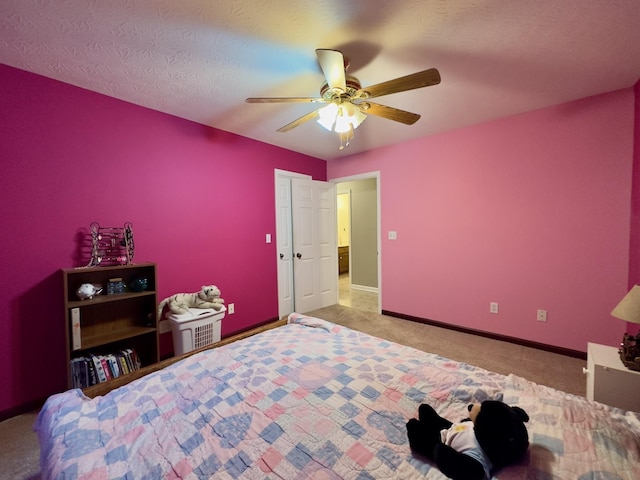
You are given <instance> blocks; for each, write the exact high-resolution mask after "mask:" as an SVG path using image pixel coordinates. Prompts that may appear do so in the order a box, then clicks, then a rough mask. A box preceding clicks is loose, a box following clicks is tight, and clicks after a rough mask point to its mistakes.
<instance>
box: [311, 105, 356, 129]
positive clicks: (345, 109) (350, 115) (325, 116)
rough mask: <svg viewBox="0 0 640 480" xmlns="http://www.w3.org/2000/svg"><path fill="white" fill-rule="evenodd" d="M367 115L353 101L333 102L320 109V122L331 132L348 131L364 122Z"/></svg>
mask: <svg viewBox="0 0 640 480" xmlns="http://www.w3.org/2000/svg"><path fill="white" fill-rule="evenodd" d="M365 118H367V116H366V115H365V114H364V113H362V112H361V111H360V109H359V108H358V107H357V106H356V105H354V104H353V103H351V102H344V103H340V104H338V103H335V102H332V103H330V104H329V105H327V106H326V107H323V108H321V109H319V110H318V123H319V124H320V125H322V126H323V127H324V128H326V129H327V130H329V131H330V132H337V133H346V132H348V131H351V130H354V129H356V128H358V127H359V126H360V124H361V123H362V122H364V120H365Z"/></svg>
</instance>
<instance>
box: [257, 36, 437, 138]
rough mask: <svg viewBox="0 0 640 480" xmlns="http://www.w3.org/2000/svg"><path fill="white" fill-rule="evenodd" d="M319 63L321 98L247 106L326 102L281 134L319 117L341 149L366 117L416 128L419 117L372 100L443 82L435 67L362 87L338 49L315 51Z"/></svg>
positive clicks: (276, 99)
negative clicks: (381, 118)
mask: <svg viewBox="0 0 640 480" xmlns="http://www.w3.org/2000/svg"><path fill="white" fill-rule="evenodd" d="M316 55H317V56H318V63H319V64H320V68H321V69H322V73H324V76H325V78H326V82H325V83H324V84H323V85H322V87H321V88H320V97H271V98H247V99H246V102H247V103H278V102H309V103H326V104H327V105H326V106H324V107H321V108H318V109H316V110H314V111H312V112H310V113H307V114H306V115H303V116H302V117H300V118H298V119H296V120H294V121H293V122H291V123H288V124H287V125H285V126H284V127H280V128H279V129H278V132H288V131H289V130H292V129H294V128H295V127H297V126H298V125H301V124H303V123H305V122H308V121H309V120H312V119H314V118H318V123H320V124H321V125H322V126H323V127H324V128H326V129H327V130H329V131H334V132H337V133H338V134H339V135H340V149H341V150H342V149H343V148H344V147H346V146H347V145H349V141H350V140H351V139H352V138H353V131H354V129H356V128H358V126H359V125H360V124H361V123H362V122H363V121H364V120H365V118H367V115H376V116H378V117H383V118H386V119H389V120H394V121H396V122H400V123H404V124H405V125H413V124H414V123H415V122H417V121H418V119H419V118H420V115H418V114H417V113H411V112H407V111H405V110H400V109H398V108H393V107H388V106H386V105H380V104H378V103H373V102H370V101H369V99H370V98H376V97H381V96H383V95H390V94H392V93H398V92H404V91H406V90H413V89H416V88H422V87H429V86H431V85H437V84H439V83H440V73H439V72H438V70H437V69H435V68H429V69H428V70H423V71H421V72H417V73H412V74H411V75H406V76H404V77H399V78H395V79H393V80H388V81H386V82H382V83H377V84H375V85H371V86H369V87H365V88H362V87H361V85H360V81H359V80H358V79H357V78H356V77H354V76H352V75H348V74H347V68H348V67H349V62H348V60H347V59H346V57H345V56H344V55H343V54H342V52H340V51H338V50H331V49H324V48H319V49H317V50H316Z"/></svg>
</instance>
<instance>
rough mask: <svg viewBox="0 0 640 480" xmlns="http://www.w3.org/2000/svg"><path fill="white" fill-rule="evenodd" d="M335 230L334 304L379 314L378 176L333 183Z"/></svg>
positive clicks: (371, 175)
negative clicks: (336, 263)
mask: <svg viewBox="0 0 640 480" xmlns="http://www.w3.org/2000/svg"><path fill="white" fill-rule="evenodd" d="M333 182H335V183H336V198H337V200H336V207H337V208H336V213H337V223H338V224H337V230H338V264H339V279H338V303H339V304H340V305H343V306H348V307H352V308H357V309H360V310H365V311H370V312H374V313H380V258H379V254H378V253H379V230H380V229H379V223H380V221H379V194H378V186H379V185H378V184H379V175H378V173H377V172H376V173H372V174H365V175H359V176H357V177H349V178H341V179H337V180H333Z"/></svg>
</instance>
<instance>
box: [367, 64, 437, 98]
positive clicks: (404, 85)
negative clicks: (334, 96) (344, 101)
mask: <svg viewBox="0 0 640 480" xmlns="http://www.w3.org/2000/svg"><path fill="white" fill-rule="evenodd" d="M439 83H440V72H438V70H437V69H435V68H430V69H428V70H423V71H422V72H417V73H412V74H411V75H407V76H405V77H399V78H395V79H393V80H388V81H386V82H382V83H377V84H375V85H371V86H369V87H365V88H362V89H360V92H366V93H367V94H368V95H367V94H365V95H363V97H364V98H374V97H381V96H383V95H389V94H391V93H398V92H404V91H406V90H413V89H415V88H422V87H429V86H431V85H437V84H439Z"/></svg>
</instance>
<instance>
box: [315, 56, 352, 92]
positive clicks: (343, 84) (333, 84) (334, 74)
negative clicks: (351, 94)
mask: <svg viewBox="0 0 640 480" xmlns="http://www.w3.org/2000/svg"><path fill="white" fill-rule="evenodd" d="M316 55H317V56H318V63H319V64H320V68H322V73H324V76H325V78H326V79H327V85H329V88H337V89H339V90H341V91H343V92H346V91H347V81H346V74H345V71H344V56H343V55H342V52H339V51H338V50H329V49H326V48H318V49H317V50H316Z"/></svg>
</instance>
